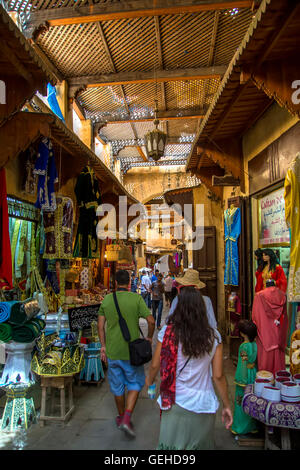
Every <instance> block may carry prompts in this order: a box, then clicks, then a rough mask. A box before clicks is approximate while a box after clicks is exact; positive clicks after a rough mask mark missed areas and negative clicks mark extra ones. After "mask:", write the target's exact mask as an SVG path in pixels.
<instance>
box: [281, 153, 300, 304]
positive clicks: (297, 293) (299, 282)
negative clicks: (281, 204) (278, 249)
mask: <svg viewBox="0 0 300 470" xmlns="http://www.w3.org/2000/svg"><path fill="white" fill-rule="evenodd" d="M284 200H285V220H286V224H287V226H288V227H289V228H290V238H291V250H290V269H289V283H288V301H289V302H299V301H300V247H299V236H300V218H299V210H300V153H298V154H297V155H296V158H295V160H294V161H293V162H292V164H291V166H290V168H289V169H288V171H287V174H286V177H285V182H284Z"/></svg>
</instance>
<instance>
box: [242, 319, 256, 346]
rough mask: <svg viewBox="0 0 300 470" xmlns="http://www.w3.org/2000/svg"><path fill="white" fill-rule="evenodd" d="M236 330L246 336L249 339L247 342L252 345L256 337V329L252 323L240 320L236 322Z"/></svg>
mask: <svg viewBox="0 0 300 470" xmlns="http://www.w3.org/2000/svg"><path fill="white" fill-rule="evenodd" d="M238 329H239V330H240V332H241V333H244V335H247V336H248V338H249V341H250V342H251V343H252V342H253V341H254V340H255V338H256V336H257V328H256V325H255V324H254V323H253V321H251V320H240V321H239V322H238Z"/></svg>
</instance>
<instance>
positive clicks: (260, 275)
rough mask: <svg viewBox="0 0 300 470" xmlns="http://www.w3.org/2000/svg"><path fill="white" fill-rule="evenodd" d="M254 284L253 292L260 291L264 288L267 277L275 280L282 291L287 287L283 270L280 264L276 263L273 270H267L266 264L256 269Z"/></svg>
mask: <svg viewBox="0 0 300 470" xmlns="http://www.w3.org/2000/svg"><path fill="white" fill-rule="evenodd" d="M255 275H256V286H255V292H260V291H261V290H263V289H265V288H266V283H267V280H268V279H274V281H275V282H276V287H278V288H279V289H280V290H282V292H284V293H285V292H286V288H287V279H286V275H285V274H284V270H283V268H282V266H280V264H277V265H276V268H275V270H274V271H273V270H269V269H268V266H265V267H264V269H263V270H262V271H261V270H258V271H256V274H255Z"/></svg>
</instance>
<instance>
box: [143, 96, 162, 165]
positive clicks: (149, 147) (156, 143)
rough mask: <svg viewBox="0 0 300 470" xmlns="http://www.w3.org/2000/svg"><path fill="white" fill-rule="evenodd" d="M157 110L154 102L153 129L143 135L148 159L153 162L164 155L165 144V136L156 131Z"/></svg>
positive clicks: (157, 122) (157, 121)
mask: <svg viewBox="0 0 300 470" xmlns="http://www.w3.org/2000/svg"><path fill="white" fill-rule="evenodd" d="M157 108H158V105H157V101H155V119H154V121H153V124H154V125H155V129H154V130H153V131H149V132H147V134H146V135H145V146H146V152H147V155H148V158H149V157H151V158H152V159H153V160H154V161H155V162H157V161H158V160H159V159H160V158H161V157H162V156H163V155H164V151H165V146H166V142H167V134H165V133H164V132H162V131H161V130H159V129H158V124H159V120H158V118H157V112H158V109H157Z"/></svg>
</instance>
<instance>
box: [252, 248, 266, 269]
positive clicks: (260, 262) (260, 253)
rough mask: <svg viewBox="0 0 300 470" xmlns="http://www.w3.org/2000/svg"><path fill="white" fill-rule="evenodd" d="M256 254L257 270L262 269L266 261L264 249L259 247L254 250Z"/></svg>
mask: <svg viewBox="0 0 300 470" xmlns="http://www.w3.org/2000/svg"><path fill="white" fill-rule="evenodd" d="M254 254H255V256H256V258H257V270H258V271H262V270H263V266H264V261H263V257H262V256H263V250H262V249H261V248H258V249H257V250H255V251H254Z"/></svg>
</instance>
